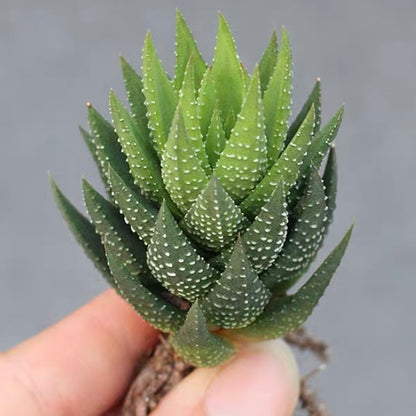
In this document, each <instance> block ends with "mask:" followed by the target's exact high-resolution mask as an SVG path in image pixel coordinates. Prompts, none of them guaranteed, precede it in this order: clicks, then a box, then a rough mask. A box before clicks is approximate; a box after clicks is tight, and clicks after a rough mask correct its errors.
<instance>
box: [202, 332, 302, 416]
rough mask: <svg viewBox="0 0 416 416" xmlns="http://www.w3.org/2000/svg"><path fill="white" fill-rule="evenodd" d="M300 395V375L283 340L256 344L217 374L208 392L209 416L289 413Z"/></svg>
mask: <svg viewBox="0 0 416 416" xmlns="http://www.w3.org/2000/svg"><path fill="white" fill-rule="evenodd" d="M298 395H299V374H298V369H297V365H296V360H295V358H294V356H293V354H292V352H291V350H290V348H289V347H288V346H287V345H286V344H285V343H284V341H282V340H273V341H267V342H262V343H258V344H253V345H251V346H249V347H248V348H246V349H245V350H243V351H242V352H241V353H240V354H239V356H238V357H237V358H236V359H235V360H233V361H232V362H231V363H229V364H228V365H227V366H225V367H224V368H223V369H221V371H219V372H218V374H217V375H216V376H215V378H214V379H213V381H212V382H211V384H210V385H209V387H208V389H207V392H206V394H205V399H204V402H203V407H204V410H205V414H206V416H237V415H238V416H246V415H247V416H249V415H253V414H258V413H261V415H262V416H290V415H292V414H293V411H294V408H295V406H296V403H297V400H298Z"/></svg>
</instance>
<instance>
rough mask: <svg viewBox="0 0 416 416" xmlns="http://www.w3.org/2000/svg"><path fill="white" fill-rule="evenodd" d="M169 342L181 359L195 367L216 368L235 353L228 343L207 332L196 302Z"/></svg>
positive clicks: (207, 329)
mask: <svg viewBox="0 0 416 416" xmlns="http://www.w3.org/2000/svg"><path fill="white" fill-rule="evenodd" d="M170 342H171V344H172V346H173V348H174V349H175V351H176V352H177V353H178V355H179V356H180V357H181V358H182V359H184V360H185V361H187V362H188V363H190V364H192V365H194V366H196V367H216V366H217V365H219V364H221V363H222V362H224V361H226V360H228V359H229V358H231V357H232V356H233V355H234V353H235V349H234V347H233V345H232V344H231V343H230V342H229V341H227V340H225V339H224V338H222V337H220V336H218V335H214V334H212V333H211V332H210V331H209V328H208V326H207V323H206V320H205V317H204V314H203V312H202V310H201V307H200V306H199V304H198V302H195V303H194V304H193V305H192V307H191V309H190V310H189V312H188V316H187V318H186V321H185V324H184V325H183V326H182V328H181V329H180V330H179V331H178V332H177V333H176V334H173V335H172V336H171V338H170Z"/></svg>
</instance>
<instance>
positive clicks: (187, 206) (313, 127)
mask: <svg viewBox="0 0 416 416" xmlns="http://www.w3.org/2000/svg"><path fill="white" fill-rule="evenodd" d="M278 44H279V47H278ZM142 56H143V66H142V73H141V74H139V73H137V72H136V71H135V70H134V69H133V67H132V66H131V65H129V64H128V63H127V61H126V60H125V59H124V58H122V59H121V66H122V72H123V77H124V83H125V88H126V95H127V100H128V102H129V107H130V108H129V109H127V108H125V106H124V105H123V104H122V102H121V101H120V100H119V99H118V98H117V97H116V95H115V93H114V92H111V93H110V111H111V117H112V123H111V122H109V121H107V120H106V119H105V118H104V117H103V116H102V115H101V114H100V113H99V112H98V111H97V110H96V109H95V108H94V107H93V106H92V105H91V104H89V103H88V119H89V124H90V131H89V132H88V131H86V130H84V129H82V128H81V133H82V136H83V138H84V140H85V142H86V144H87V146H88V149H89V150H90V152H91V154H92V156H93V159H94V161H95V162H96V164H97V165H98V168H99V173H100V176H101V178H102V180H103V182H104V187H105V190H106V191H107V194H108V198H106V197H104V196H102V195H100V194H99V193H98V192H97V191H96V190H95V189H94V188H93V187H92V186H91V185H90V184H89V183H88V182H86V181H84V184H83V190H84V198H85V203H86V206H87V210H88V213H89V216H90V218H91V221H90V220H88V219H87V217H86V216H84V215H83V214H81V213H80V212H79V211H78V210H77V209H76V208H75V206H74V205H72V204H71V203H70V202H69V200H68V199H67V198H66V197H65V196H64V194H63V193H62V192H61V190H60V189H59V188H58V186H57V185H56V183H55V182H54V181H53V180H51V183H52V189H53V193H54V196H55V198H56V201H57V204H58V207H59V209H60V210H61V212H62V214H63V216H64V218H65V220H66V222H67V223H68V225H69V228H70V229H71V231H72V232H73V234H74V236H75V238H76V239H77V241H78V242H79V243H80V244H81V246H82V247H83V249H84V251H85V253H86V254H87V256H88V257H89V258H90V259H91V260H92V261H93V263H94V265H95V266H96V267H97V269H98V270H99V271H100V272H101V273H102V274H103V276H104V277H105V278H106V280H107V281H108V283H109V284H110V285H111V286H113V287H114V289H115V290H116V291H117V293H118V294H119V295H120V296H122V297H123V298H124V299H125V300H126V301H127V302H129V303H130V304H131V305H132V307H133V308H134V309H135V310H136V311H137V312H138V313H139V314H140V315H141V316H142V317H143V318H144V319H146V320H147V321H148V322H149V323H150V324H151V325H153V326H154V327H155V328H157V329H159V330H161V331H163V332H166V333H169V334H170V336H169V338H168V339H169V341H170V342H171V343H172V346H173V348H174V349H175V350H176V352H177V353H178V354H179V355H180V356H181V357H182V358H183V359H185V360H187V361H188V362H190V363H191V364H193V365H195V366H205V367H209V366H216V365H218V364H221V363H222V362H224V361H226V360H228V359H230V358H231V357H232V356H233V355H234V354H235V352H236V351H238V348H239V346H241V345H243V344H244V343H245V342H253V341H256V340H264V339H270V338H275V337H280V336H283V335H285V334H286V333H288V332H290V331H293V330H294V329H296V328H297V327H299V326H300V325H301V324H303V322H304V321H305V320H306V319H307V318H308V316H309V315H310V314H311V313H312V311H313V309H314V308H315V306H316V305H317V303H318V301H319V299H320V298H321V297H322V295H323V293H324V291H325V289H326V288H327V286H328V285H329V283H330V281H331V278H332V276H333V274H334V273H335V270H336V268H337V267H338V265H339V264H340V262H341V259H342V257H343V255H344V252H345V250H346V247H347V245H348V241H349V239H350V236H351V231H352V228H351V229H350V230H348V232H347V233H346V235H345V237H344V238H343V239H342V241H341V242H340V244H339V245H338V246H337V247H336V248H335V249H334V251H333V252H332V253H331V254H330V255H329V256H328V257H327V259H326V260H325V261H324V262H323V263H322V265H321V266H319V267H318V269H317V270H316V271H315V272H314V273H313V274H312V276H311V277H310V278H309V279H308V280H307V281H306V283H304V284H303V286H301V288H300V289H299V290H298V291H297V292H295V293H290V289H291V287H292V286H293V285H294V284H295V283H296V282H298V281H299V280H300V279H302V278H303V277H304V275H305V273H306V272H307V270H308V269H309V267H310V265H311V263H312V262H313V260H314V259H315V257H316V255H317V252H318V250H319V248H320V247H321V246H322V243H323V240H324V237H325V235H326V233H327V231H328V226H329V224H330V223H331V222H332V219H333V214H334V209H335V195H336V189H337V173H336V161H335V148H334V138H335V136H336V134H337V132H338V130H339V127H340V124H341V120H342V114H343V109H342V108H341V109H340V110H339V111H338V112H337V113H335V115H334V116H333V117H332V118H331V119H330V120H329V121H328V122H327V124H325V125H324V126H323V127H322V128H321V84H320V81H319V80H318V81H317V82H316V83H315V85H314V87H313V89H312V92H311V93H310V94H309V96H308V98H307V99H306V102H305V104H304V105H303V106H302V108H301V110H300V112H299V114H298V115H297V116H296V117H294V118H293V120H292V121H290V118H291V91H292V52H291V47H290V43H289V37H288V34H287V33H286V31H285V30H284V29H283V31H282V36H281V39H280V42H279V43H278V41H277V35H276V33H275V32H273V34H272V36H271V38H270V41H269V43H268V45H267V47H266V49H265V51H264V53H263V54H262V56H261V57H260V59H259V63H258V65H256V66H255V68H254V70H253V72H252V74H250V73H249V72H248V71H247V69H246V68H245V67H244V66H243V65H242V64H241V62H240V59H239V57H238V54H237V49H236V46H235V42H234V39H233V37H232V34H231V31H230V28H229V26H228V24H227V22H226V20H225V19H224V17H223V16H222V15H221V14H220V16H219V25H218V33H217V41H216V46H215V52H214V58H213V62H212V63H211V64H207V63H205V61H204V60H203V58H202V55H201V53H200V52H199V50H198V47H197V44H196V42H195V39H194V38H193V36H192V33H191V31H190V29H189V28H188V26H187V24H186V22H185V19H184V18H183V16H182V15H181V14H180V13H179V12H177V33H176V65H175V72H174V74H173V76H172V77H170V76H169V75H168V74H167V73H166V71H165V70H164V68H163V66H162V63H161V60H160V58H159V56H158V54H157V52H156V47H155V45H154V43H153V40H152V38H151V36H150V33H148V34H147V36H146V40H145V43H144V47H143V55H142ZM325 158H327V161H326V166H325V168H324V169H323V171H322V172H321V164H322V163H323V162H324V160H325Z"/></svg>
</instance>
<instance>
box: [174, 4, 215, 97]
mask: <svg viewBox="0 0 416 416" xmlns="http://www.w3.org/2000/svg"><path fill="white" fill-rule="evenodd" d="M191 55H193V56H194V61H195V78H194V80H195V86H194V87H195V89H198V88H199V86H200V85H201V80H202V77H203V76H204V73H205V71H206V69H207V64H206V63H205V61H204V60H203V58H202V56H201V53H200V52H199V50H198V46H197V44H196V42H195V39H194V37H193V36H192V33H191V31H190V30H189V28H188V26H187V24H186V22H185V19H184V17H183V16H182V14H181V13H180V12H179V10H176V65H175V79H174V81H173V83H174V86H175V89H176V90H177V91H179V90H180V89H181V87H182V83H183V79H184V74H185V69H186V66H187V64H188V60H189V57H190V56H191Z"/></svg>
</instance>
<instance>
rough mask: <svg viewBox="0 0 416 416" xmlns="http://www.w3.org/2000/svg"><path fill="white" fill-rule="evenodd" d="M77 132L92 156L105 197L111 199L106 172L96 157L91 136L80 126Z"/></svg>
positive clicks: (95, 149)
mask: <svg viewBox="0 0 416 416" xmlns="http://www.w3.org/2000/svg"><path fill="white" fill-rule="evenodd" d="M79 131H80V133H81V136H82V138H83V139H84V142H85V144H86V145H87V147H88V150H89V151H90V153H91V156H92V158H93V160H94V162H95V165H96V166H97V168H98V172H99V174H100V177H101V180H102V182H103V184H104V187H105V190H106V192H107V195H108V196H109V197H110V198H111V188H110V186H109V184H108V178H107V174H106V172H105V170H104V168H103V166H102V165H101V163H100V160H99V158H98V156H97V148H96V147H95V144H94V138H93V137H92V135H91V134H90V133H88V132H87V131H86V130H85V129H83V128H82V127H81V126H79Z"/></svg>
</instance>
